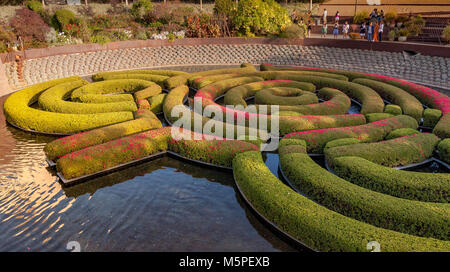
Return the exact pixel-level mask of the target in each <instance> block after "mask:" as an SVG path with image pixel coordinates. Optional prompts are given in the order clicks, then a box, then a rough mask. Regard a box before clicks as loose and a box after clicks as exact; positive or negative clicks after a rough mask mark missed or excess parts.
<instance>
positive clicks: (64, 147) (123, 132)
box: [44, 110, 162, 160]
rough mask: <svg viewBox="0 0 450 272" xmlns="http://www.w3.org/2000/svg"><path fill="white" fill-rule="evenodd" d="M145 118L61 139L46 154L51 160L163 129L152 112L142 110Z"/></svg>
mask: <svg viewBox="0 0 450 272" xmlns="http://www.w3.org/2000/svg"><path fill="white" fill-rule="evenodd" d="M139 114H140V115H141V116H144V118H139V119H136V120H131V121H127V122H123V123H119V124H114V125H110V126H106V127H102V128H97V129H93V130H89V131H86V132H82V133H78V134H75V135H71V136H67V137H64V138H60V139H57V140H54V141H52V142H50V143H48V144H47V145H46V146H45V148H44V152H45V154H46V155H47V157H48V158H49V159H51V160H55V159H58V158H59V157H61V156H64V155H65V154H68V153H71V152H74V151H77V150H81V149H83V148H86V147H89V146H93V145H97V144H102V143H105V142H108V141H111V140H115V139H118V138H121V137H124V136H128V135H131V134H135V133H138V132H142V131H146V130H150V129H157V128H161V127H162V125H161V121H159V119H158V118H157V117H156V115H154V114H153V113H152V112H149V111H147V112H145V111H142V110H140V111H139Z"/></svg>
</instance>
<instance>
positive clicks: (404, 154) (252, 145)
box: [4, 64, 450, 251]
mask: <svg viewBox="0 0 450 272" xmlns="http://www.w3.org/2000/svg"><path fill="white" fill-rule="evenodd" d="M261 69H262V70H269V71H258V70H257V69H256V68H255V67H254V66H253V65H250V64H242V65H241V67H240V68H226V69H215V70H207V71H203V72H195V73H185V72H176V71H169V70H161V71H160V70H132V71H118V72H107V73H98V74H95V75H94V76H93V77H92V78H93V80H94V82H92V83H89V82H87V81H85V80H83V79H82V78H81V77H71V78H63V79H57V80H53V81H48V82H45V83H40V84H37V85H34V86H31V87H28V88H26V89H23V90H20V91H18V92H16V93H14V94H12V95H11V96H10V97H8V98H7V99H6V101H5V104H4V105H5V106H4V112H5V115H6V117H7V120H8V122H10V123H11V124H13V125H14V126H16V127H20V128H23V129H25V130H33V131H34V132H42V133H55V132H56V133H65V134H73V133H76V134H74V135H69V136H66V137H63V138H60V139H55V140H53V141H51V142H49V143H47V144H46V146H45V148H44V152H45V155H46V156H47V159H48V161H49V162H50V163H51V166H56V170H57V171H58V176H59V177H60V179H61V180H62V182H63V184H65V185H67V186H69V185H74V186H78V185H75V184H76V183H79V182H82V181H88V180H90V179H92V178H94V177H99V176H102V175H106V174H108V173H111V172H113V171H118V170H119V169H124V168H127V167H131V166H136V167H137V165H139V164H140V163H142V162H144V161H150V160H153V159H155V158H156V157H160V156H163V155H164V154H169V155H172V156H175V157H176V158H180V159H182V160H188V161H191V162H195V163H197V164H199V165H204V166H206V167H207V168H211V169H218V170H219V169H220V170H227V171H232V172H233V175H234V178H235V183H236V185H237V189H238V191H239V192H240V193H241V194H242V196H243V199H244V200H245V203H246V204H248V205H249V206H250V207H252V208H253V209H254V210H255V212H256V213H257V214H258V215H259V216H261V218H262V220H264V221H267V222H268V223H269V225H271V226H272V227H274V228H276V229H277V230H278V231H281V232H282V233H284V234H285V235H286V236H287V237H288V239H289V240H290V241H291V242H292V243H295V244H298V245H300V244H301V245H304V246H306V247H308V248H311V249H313V250H320V251H366V250H367V247H366V246H367V243H368V242H370V241H374V240H376V241H378V242H379V243H380V244H382V250H383V251H450V244H449V239H450V236H449V229H450V225H449V222H450V218H449V214H450V213H449V209H450V207H449V196H448V191H449V189H450V188H449V186H448V183H449V181H448V179H449V178H448V176H449V175H448V170H446V168H445V167H446V164H445V161H447V162H448V154H449V153H450V152H448V150H449V148H448V142H447V140H448V139H445V138H446V137H445V135H446V134H445V130H446V128H444V129H442V124H443V123H442V122H443V118H445V117H446V116H448V115H447V113H448V111H446V109H445V107H446V104H445V103H447V102H446V101H447V100H448V98H447V97H446V96H445V95H443V94H440V93H438V92H437V91H434V90H431V89H429V88H425V87H422V86H419V85H417V84H415V85H412V84H410V83H409V82H406V83H405V81H399V80H397V79H394V78H386V77H382V76H378V75H373V74H364V73H355V72H348V71H335V70H329V69H315V68H308V67H306V68H305V67H277V66H272V65H262V66H261ZM298 70H300V71H298ZM163 88H166V90H164V91H165V92H167V94H166V93H163ZM424 88H425V89H424ZM421 91H422V92H426V93H428V94H430V95H431V97H432V98H430V97H429V96H426V95H423V96H421V95H419V94H418V93H419V92H421ZM195 98H202V104H200V105H196V103H198V102H197V101H196V99H195ZM435 98H438V100H439V101H436V99H435ZM355 101H356V102H359V103H360V105H359V104H358V103H355ZM36 102H37V103H36ZM390 103H392V104H390ZM228 104H230V105H233V106H239V107H238V108H236V109H233V110H230V111H229V112H231V116H232V118H231V119H232V120H228V119H223V118H220V117H219V115H220V114H221V113H223V112H226V111H227V107H226V105H228ZM424 104H425V105H427V107H430V108H427V109H426V110H425V111H424V110H423V109H424ZM264 105H275V106H279V110H278V111H277V112H271V111H269V112H264V111H263V110H262V106H264ZM395 105H398V106H395ZM196 106H201V107H199V108H200V109H206V108H207V107H208V106H211V107H212V109H214V110H213V113H214V114H211V115H204V114H202V112H199V111H196ZM246 106H255V108H256V109H257V110H256V111H254V112H253V111H252V110H250V109H249V108H248V109H245V108H244V107H246ZM197 110H198V109H197ZM350 110H351V111H350ZM104 111H105V112H104ZM159 113H161V114H162V115H160V116H159V117H158V116H157V115H156V114H159ZM122 114H123V115H124V116H125V117H126V118H123V119H120V118H116V117H115V116H119V115H122ZM103 115H111V116H114V118H111V119H108V120H111V121H110V122H103V123H99V122H96V119H95V118H93V116H103ZM47 116H49V117H47ZM65 116H70V118H73V119H74V120H85V119H83V118H87V117H89V118H90V119H88V120H89V123H88V124H89V126H87V125H86V126H81V125H79V124H78V123H77V122H73V121H66V120H68V119H63V118H68V117H65ZM261 117H267V118H268V124H267V126H266V125H264V124H258V122H256V123H257V124H258V125H257V126H256V127H253V126H252V124H253V123H252V121H254V120H259V118H261ZM50 118H52V119H51V120H52V121H50ZM54 120H58V122H55V121H54ZM60 120H61V122H62V123H61V124H59V122H60ZM183 120H189V121H190V123H188V124H185V123H183V122H184V121H183ZM196 121H199V122H200V123H199V124H200V126H201V127H202V128H203V130H202V131H198V130H197V129H198V127H196V124H197V126H198V123H196ZM239 121H244V122H242V123H239ZM444 121H445V120H444ZM276 122H279V130H278V131H273V130H272V128H273V125H274V124H276ZM31 124H32V125H33V126H31ZM36 124H39V126H36ZM83 124H84V123H83ZM419 124H423V126H421V127H419ZM433 126H434V128H433ZM423 127H428V128H427V129H429V130H428V131H430V130H431V129H433V133H423V129H424V128H423ZM207 128H209V129H210V130H209V131H208V130H207ZM78 132H81V133H78ZM220 132H222V133H220ZM240 132H244V135H241V134H240ZM218 134H220V135H218ZM252 135H254V136H258V137H257V138H252V137H250V136H252ZM278 136H284V137H283V138H282V139H281V141H280V143H279V146H278V149H277V151H276V154H275V153H268V152H267V151H266V150H265V148H266V147H267V146H270V144H273V143H276V142H277V141H278V140H279V138H278ZM275 150H276V148H275ZM268 154H271V155H275V156H278V157H279V161H280V163H279V167H280V169H281V172H280V173H281V177H282V178H283V179H284V181H285V183H283V182H282V181H281V180H279V179H278V178H277V177H275V176H274V175H273V174H272V172H273V170H272V172H271V171H270V170H269V169H268V167H267V165H266V164H265V163H264V161H263V159H262V158H263V155H264V156H266V155H268ZM319 154H324V155H325V156H321V157H319V156H317V157H315V159H314V160H313V159H312V156H313V155H319ZM433 156H436V157H439V158H440V159H442V160H443V161H444V162H439V165H440V166H442V169H443V172H444V173H419V172H413V171H410V169H404V170H398V169H395V168H394V167H401V168H404V167H410V166H411V165H412V164H417V163H423V162H425V161H427V159H430V158H431V159H436V158H434V157H433ZM317 160H321V161H322V162H323V163H324V164H325V167H322V166H321V165H319V164H318V161H317ZM152 162H153V161H152ZM152 162H149V163H152ZM436 162H438V160H437V159H436ZM327 167H328V168H327ZM94 181H95V180H94ZM286 184H287V185H286Z"/></svg>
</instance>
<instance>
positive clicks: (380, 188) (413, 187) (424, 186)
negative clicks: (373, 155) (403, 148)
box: [333, 157, 450, 203]
mask: <svg viewBox="0 0 450 272" xmlns="http://www.w3.org/2000/svg"><path fill="white" fill-rule="evenodd" d="M333 170H334V171H335V172H336V174H337V175H338V176H340V177H341V178H343V179H345V180H347V181H350V182H352V183H354V184H356V185H359V186H362V187H364V188H367V189H370V190H372V191H376V192H380V193H384V194H388V195H392V196H396V197H400V198H406V199H411V200H419V201H430V202H444V203H448V202H450V195H449V192H450V175H448V174H439V173H420V172H410V171H403V170H396V169H392V168H390V167H386V166H381V165H378V164H376V163H373V162H370V161H368V160H366V159H363V158H360V157H339V158H336V159H335V160H334V167H333Z"/></svg>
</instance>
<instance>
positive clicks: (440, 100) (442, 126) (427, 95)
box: [261, 64, 450, 138]
mask: <svg viewBox="0 0 450 272" xmlns="http://www.w3.org/2000/svg"><path fill="white" fill-rule="evenodd" d="M281 69H286V67H276V66H273V65H270V64H263V65H261V71H279V70H281ZM289 69H291V70H295V71H317V72H325V73H334V74H338V75H344V76H347V77H348V78H349V79H350V80H354V79H356V78H367V79H372V80H377V81H381V82H385V83H388V84H390V85H393V86H396V87H398V88H400V89H403V90H405V91H406V92H408V93H410V94H412V95H413V96H415V97H416V98H417V99H418V100H419V101H420V102H422V103H423V104H425V105H427V106H429V107H431V108H434V109H439V110H441V111H442V114H443V116H442V118H441V119H440V120H439V122H438V124H437V125H436V126H435V128H434V130H433V133H434V134H436V135H437V136H439V137H440V138H450V114H449V113H450V98H449V97H447V96H446V95H444V94H442V93H440V92H438V91H436V90H433V89H431V88H428V87H425V86H422V85H419V84H415V83H411V82H408V81H405V80H401V79H398V78H394V77H388V76H382V75H377V74H370V73H357V72H349V71H343V70H333V69H320V68H312V67H289Z"/></svg>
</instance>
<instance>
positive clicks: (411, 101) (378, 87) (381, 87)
mask: <svg viewBox="0 0 450 272" xmlns="http://www.w3.org/2000/svg"><path fill="white" fill-rule="evenodd" d="M353 82H354V83H358V84H361V85H365V86H367V87H370V88H372V89H373V90H375V91H376V92H377V93H378V94H380V95H381V97H382V98H383V99H386V100H387V101H389V102H391V103H393V104H396V105H399V106H400V107H401V109H402V111H403V114H406V115H409V116H412V117H414V118H415V119H416V120H417V121H420V118H421V117H422V113H423V106H422V103H420V101H419V100H417V98H415V97H414V96H413V95H411V94H409V93H408V92H406V91H404V90H403V89H400V88H398V87H395V86H392V85H390V84H387V83H383V82H380V81H376V80H371V79H365V78H358V79H355V80H353ZM400 114H401V113H400ZM395 115H398V114H395Z"/></svg>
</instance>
